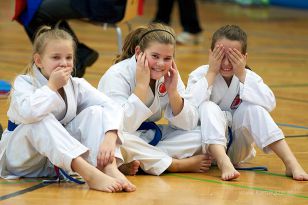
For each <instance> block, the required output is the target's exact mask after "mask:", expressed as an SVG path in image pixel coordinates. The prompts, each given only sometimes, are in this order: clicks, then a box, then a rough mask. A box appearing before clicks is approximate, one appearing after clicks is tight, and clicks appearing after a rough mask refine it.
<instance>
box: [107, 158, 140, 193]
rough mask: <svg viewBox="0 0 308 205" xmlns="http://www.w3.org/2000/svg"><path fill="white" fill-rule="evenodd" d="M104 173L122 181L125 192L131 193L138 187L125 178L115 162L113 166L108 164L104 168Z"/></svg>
mask: <svg viewBox="0 0 308 205" xmlns="http://www.w3.org/2000/svg"><path fill="white" fill-rule="evenodd" d="M103 172H104V173H105V174H107V175H109V176H111V177H114V178H116V179H118V180H120V181H121V182H122V184H123V189H124V191H127V192H131V191H135V190H136V186H135V185H134V184H132V183H131V182H130V181H129V180H128V179H127V178H126V177H125V176H124V174H122V173H121V172H120V171H119V170H118V168H117V166H116V164H115V161H114V163H113V164H108V165H107V166H106V167H104V169H103Z"/></svg>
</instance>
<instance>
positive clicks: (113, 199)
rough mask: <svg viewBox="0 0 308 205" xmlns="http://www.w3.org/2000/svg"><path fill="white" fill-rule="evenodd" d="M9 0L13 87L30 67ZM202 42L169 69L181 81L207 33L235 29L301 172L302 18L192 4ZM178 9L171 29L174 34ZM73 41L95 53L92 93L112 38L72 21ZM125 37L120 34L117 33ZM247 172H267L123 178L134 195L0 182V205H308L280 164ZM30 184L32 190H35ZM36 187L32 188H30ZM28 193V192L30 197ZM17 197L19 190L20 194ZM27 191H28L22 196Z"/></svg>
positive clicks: (305, 93)
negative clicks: (270, 94) (268, 91)
mask: <svg viewBox="0 0 308 205" xmlns="http://www.w3.org/2000/svg"><path fill="white" fill-rule="evenodd" d="M12 6H13V1H12V0H11V1H9V0H1V2H0V8H1V13H0V79H2V80H7V81H12V80H13V79H14V76H15V75H16V74H18V73H19V72H21V70H23V68H24V67H25V65H26V64H27V63H28V62H29V60H30V55H31V44H30V42H29V40H28V39H27V36H26V34H25V32H24V31H23V29H22V27H21V26H20V25H18V24H17V23H16V22H11V21H10V17H11V16H12ZM144 9H145V10H144V15H143V16H142V17H138V18H137V19H135V20H134V21H133V22H132V24H133V26H134V27H135V26H138V25H142V24H146V23H148V22H150V21H151V19H152V18H153V16H154V12H155V1H153V0H148V1H145V8H144ZM199 14H200V18H201V22H202V27H203V29H204V43H202V44H201V45H197V46H178V47H177V51H176V62H177V65H178V68H179V70H180V72H181V76H182V79H183V81H184V82H186V81H187V75H188V73H189V72H190V71H191V70H193V69H195V68H196V67H198V66H199V65H202V64H206V63H207V58H208V55H207V52H208V48H209V43H210V36H211V34H212V33H213V32H214V31H215V30H216V29H217V28H218V27H220V26H222V25H224V24H238V25H240V26H241V27H242V28H244V29H245V30H246V32H247V33H248V39H249V43H248V64H249V65H250V66H251V67H252V68H253V70H254V71H255V72H257V73H258V74H260V75H261V76H262V77H263V79H264V81H265V82H266V83H267V84H268V85H269V86H270V87H271V88H272V90H273V91H274V93H275V95H276V98H277V108H276V110H275V111H274V112H272V116H273V117H274V119H275V121H276V122H277V123H278V124H279V126H280V127H281V129H282V130H283V131H284V133H285V135H286V137H287V142H288V143H289V145H290V147H291V148H292V150H293V152H294V153H295V155H296V157H297V158H298V159H299V161H300V162H301V164H302V165H303V167H304V168H305V169H306V170H308V151H307V150H308V149H307V147H308V136H307V135H308V111H307V110H308V109H307V108H308V100H307V99H308V89H307V87H308V38H307V36H308V11H307V10H293V9H287V8H282V7H269V8H242V7H239V6H237V5H234V4H227V3H210V2H208V1H200V2H199ZM177 15H178V12H177V9H175V11H174V13H173V23H172V26H173V27H174V28H175V30H176V31H177V32H178V33H179V32H181V26H180V24H179V20H178V19H179V18H178V16H177ZM70 23H71V25H72V27H73V28H74V29H75V31H76V33H77V35H78V36H79V37H80V41H82V42H85V43H86V44H87V45H89V46H90V47H92V48H94V49H96V50H97V51H98V52H99V53H100V58H99V59H98V61H97V62H96V63H95V64H94V65H93V66H92V67H90V68H88V69H87V71H86V75H85V78H86V79H87V80H88V81H89V82H90V83H91V84H92V85H94V86H97V83H98V81H99V79H100V77H101V75H103V73H104V72H105V71H106V69H107V68H108V67H109V66H110V65H111V64H112V60H113V58H114V57H115V53H116V51H117V46H116V36H115V31H114V30H113V29H112V28H108V29H107V30H103V29H102V28H101V27H98V26H95V25H90V24H86V23H84V22H80V21H71V22H70ZM123 29H124V34H127V28H126V27H125V26H123ZM6 111H7V102H6V99H1V98H0V123H1V124H2V125H3V126H4V127H6V123H7V117H6ZM250 165H254V166H260V165H266V166H267V167H268V168H269V171H268V172H248V171H241V177H240V178H239V179H238V180H235V181H231V182H224V181H221V180H220V178H219V171H218V170H217V168H213V169H212V170H211V171H209V172H208V173H206V174H191V173H179V174H164V175H162V176H160V177H157V176H147V175H140V176H134V177H129V179H130V180H131V181H132V182H133V183H134V184H136V185H137V191H136V192H134V193H117V194H106V193H101V192H98V191H93V190H88V189H87V186H86V185H84V186H82V185H75V184H69V183H64V184H51V185H48V186H42V187H41V186H40V185H37V184H40V183H41V181H40V180H38V179H31V180H30V179H23V180H19V181H5V180H0V199H4V198H8V199H6V200H3V201H1V204H14V205H18V204H74V205H78V204H280V205H282V204H308V182H296V181H293V180H291V179H290V178H287V177H285V176H284V167H283V164H282V162H281V161H280V160H279V159H278V158H277V157H276V156H275V155H273V154H269V155H266V154H263V153H262V152H260V151H259V150H258V154H257V157H256V158H255V159H254V160H253V161H252V162H251V164H250ZM36 185H37V187H35V186H36ZM35 188H37V189H35ZM31 189H35V190H31ZM22 190H25V191H24V192H25V193H24V192H22ZM26 191H29V192H26Z"/></svg>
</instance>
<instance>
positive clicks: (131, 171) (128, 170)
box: [119, 160, 140, 176]
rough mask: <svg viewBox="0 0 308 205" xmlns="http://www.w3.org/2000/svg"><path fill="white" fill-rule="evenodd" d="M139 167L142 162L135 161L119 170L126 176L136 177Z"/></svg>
mask: <svg viewBox="0 0 308 205" xmlns="http://www.w3.org/2000/svg"><path fill="white" fill-rule="evenodd" d="M139 167H140V162H139V161H137V160H134V161H132V162H130V163H127V164H122V165H121V166H120V167H119V170H120V171H121V172H122V173H123V174H125V175H129V176H134V175H136V174H137V172H138V169H139Z"/></svg>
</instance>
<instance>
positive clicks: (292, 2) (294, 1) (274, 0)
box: [270, 0, 308, 9]
mask: <svg viewBox="0 0 308 205" xmlns="http://www.w3.org/2000/svg"><path fill="white" fill-rule="evenodd" d="M270 4H271V5H276V6H285V7H291V8H298V9H308V1H307V0H270Z"/></svg>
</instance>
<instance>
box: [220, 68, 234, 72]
mask: <svg viewBox="0 0 308 205" xmlns="http://www.w3.org/2000/svg"><path fill="white" fill-rule="evenodd" d="M221 70H222V71H232V68H223V69H221Z"/></svg>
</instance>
